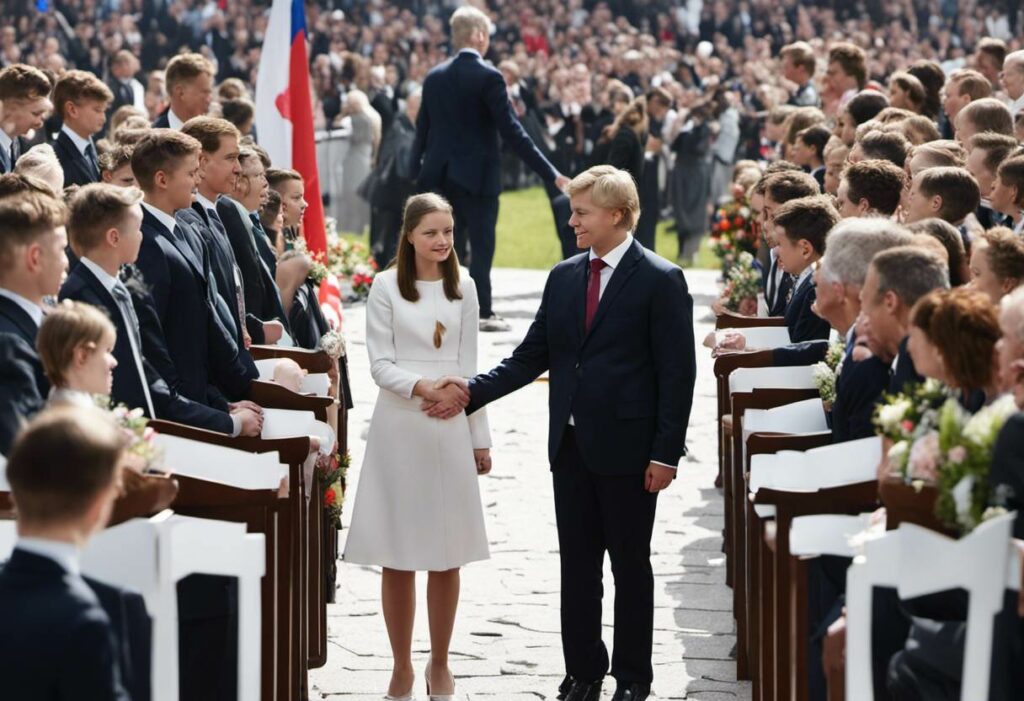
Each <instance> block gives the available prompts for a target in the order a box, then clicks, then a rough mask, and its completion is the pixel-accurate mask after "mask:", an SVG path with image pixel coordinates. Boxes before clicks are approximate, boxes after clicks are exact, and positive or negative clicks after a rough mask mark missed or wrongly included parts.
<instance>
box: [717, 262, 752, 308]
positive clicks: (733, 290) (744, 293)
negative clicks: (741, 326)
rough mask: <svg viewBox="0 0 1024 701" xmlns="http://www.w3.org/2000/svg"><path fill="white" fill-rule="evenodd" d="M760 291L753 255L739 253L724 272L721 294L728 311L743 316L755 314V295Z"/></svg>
mask: <svg viewBox="0 0 1024 701" xmlns="http://www.w3.org/2000/svg"><path fill="white" fill-rule="evenodd" d="M760 291H761V271H760V269H758V267H757V266H756V265H755V264H754V256H753V255H751V254H750V253H746V252H744V253H741V254H740V255H739V257H738V258H737V259H736V261H735V262H734V263H733V265H732V266H731V267H730V268H729V272H728V273H726V282H725V289H724V290H723V292H722V296H723V297H724V298H725V300H726V301H725V306H726V308H727V309H728V310H729V311H733V312H736V313H738V314H743V315H745V316H756V315H757V295H758V293H759V292H760Z"/></svg>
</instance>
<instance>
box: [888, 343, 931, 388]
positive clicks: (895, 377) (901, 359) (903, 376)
mask: <svg viewBox="0 0 1024 701" xmlns="http://www.w3.org/2000/svg"><path fill="white" fill-rule="evenodd" d="M908 339H909V336H908V337H907V338H904V339H903V340H902V341H900V347H899V351H898V355H897V360H896V372H892V373H890V374H889V394H900V393H901V392H903V391H904V389H905V388H906V386H907V385H909V384H917V385H919V384H921V383H922V382H924V378H923V377H922V376H921V375H918V374H917V368H915V367H914V359H913V358H911V357H910V351H909V350H908V349H907V341H908Z"/></svg>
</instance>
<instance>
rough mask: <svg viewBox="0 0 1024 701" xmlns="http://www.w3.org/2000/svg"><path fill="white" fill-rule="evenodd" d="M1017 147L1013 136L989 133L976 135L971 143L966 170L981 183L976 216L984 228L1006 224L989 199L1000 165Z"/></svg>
mask: <svg viewBox="0 0 1024 701" xmlns="http://www.w3.org/2000/svg"><path fill="white" fill-rule="evenodd" d="M1017 146H1018V144H1017V140H1016V139H1014V138H1013V137H1012V136H1007V135H1005V134H996V133H994V132H987V131H986V132H982V133H980V134H975V135H974V136H972V137H971V140H970V142H969V143H968V151H969V153H968V156H967V163H966V167H967V170H968V171H969V172H970V174H971V175H973V176H974V179H975V180H977V181H978V189H979V190H980V191H981V204H979V205H978V209H977V211H976V212H975V217H976V218H977V220H978V223H979V224H980V225H981V228H983V229H991V228H992V227H993V226H996V225H998V224H1000V223H1001V222H1002V219H1003V217H1002V215H1000V214H999V213H998V212H996V211H995V210H993V209H992V207H991V204H990V202H989V196H990V195H991V193H992V185H993V183H994V182H995V178H996V173H997V172H998V170H999V164H1000V163H1002V162H1003V161H1005V160H1006V159H1007V158H1008V157H1009V156H1010V154H1011V153H1012V152H1013V151H1014V150H1016V149H1017Z"/></svg>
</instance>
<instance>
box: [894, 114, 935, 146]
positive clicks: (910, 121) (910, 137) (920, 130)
mask: <svg viewBox="0 0 1024 701" xmlns="http://www.w3.org/2000/svg"><path fill="white" fill-rule="evenodd" d="M899 129H900V133H902V134H903V136H904V137H906V139H907V141H909V142H910V144H911V146H920V145H921V144H926V143H928V142H929V141H937V140H939V139H941V138H942V134H940V133H939V129H938V127H936V126H935V122H933V121H932V120H931V119H930V118H929V117H925V116H924V115H922V114H915V115H914V116H913V117H907V118H906V119H904V120H903V121H902V122H900V123H899Z"/></svg>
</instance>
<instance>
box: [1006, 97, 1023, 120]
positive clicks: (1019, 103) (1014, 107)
mask: <svg viewBox="0 0 1024 701" xmlns="http://www.w3.org/2000/svg"><path fill="white" fill-rule="evenodd" d="M1009 108H1010V114H1011V115H1013V116H1014V117H1016V116H1017V113H1018V112H1020V111H1021V110H1024V95H1021V96H1020V97H1018V98H1017V99H1016V100H1013V101H1012V102H1010V104H1009Z"/></svg>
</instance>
